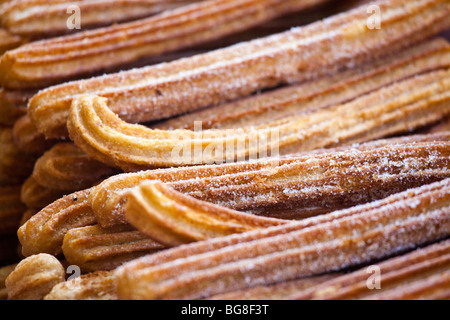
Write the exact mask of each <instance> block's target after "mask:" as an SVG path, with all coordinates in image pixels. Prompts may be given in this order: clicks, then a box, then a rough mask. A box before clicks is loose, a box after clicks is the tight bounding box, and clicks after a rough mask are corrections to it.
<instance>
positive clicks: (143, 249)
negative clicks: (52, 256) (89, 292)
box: [62, 225, 165, 272]
mask: <svg viewBox="0 0 450 320" xmlns="http://www.w3.org/2000/svg"><path fill="white" fill-rule="evenodd" d="M164 248H165V247H164V246H163V245H161V244H160V243H156V242H155V241H154V240H151V239H149V238H148V237H147V236H145V235H144V234H142V233H141V232H139V231H136V229H134V228H132V227H130V226H119V227H115V228H111V229H103V228H101V227H100V226H98V225H95V226H89V227H82V228H73V229H70V230H69V231H68V232H67V234H66V235H65V236H64V242H63V245H62V250H63V253H64V257H65V258H66V259H67V261H68V262H69V263H71V264H73V265H77V266H79V267H80V268H81V270H82V271H83V272H92V271H98V270H112V269H114V268H116V267H118V266H120V265H122V264H123V263H125V262H128V261H130V260H133V259H135V258H138V257H141V256H144V255H146V254H150V253H154V252H157V251H160V250H162V249H164Z"/></svg>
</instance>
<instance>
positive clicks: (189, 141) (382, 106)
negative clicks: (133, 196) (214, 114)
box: [67, 69, 450, 171]
mask: <svg viewBox="0 0 450 320" xmlns="http://www.w3.org/2000/svg"><path fill="white" fill-rule="evenodd" d="M449 76H450V69H444V70H437V71H432V72H428V73H425V74H423V75H420V76H417V77H414V78H410V79H405V80H403V81H399V82H396V83H393V84H391V85H389V86H386V87H383V88H381V89H379V90H376V91H375V92H373V93H370V94H367V95H364V96H362V97H359V98H357V99H356V100H354V101H351V102H348V103H344V104H340V105H335V106H332V107H329V108H325V109H319V110H314V111H311V112H310V113H308V117H305V116H303V115H297V116H292V117H290V118H288V119H284V120H280V121H274V122H270V123H267V124H264V125H261V126H258V127H256V128H243V129H230V130H220V129H218V130H205V131H200V132H198V131H191V130H183V129H180V130H174V131H165V130H157V129H150V128H147V127H145V126H142V125H134V124H129V123H126V122H124V121H123V120H121V119H120V118H119V117H118V116H117V115H116V114H115V113H114V112H112V111H111V110H110V109H109V108H108V105H107V100H106V99H104V98H100V97H96V96H82V97H79V98H77V99H76V100H74V102H73V105H72V108H71V113H70V117H69V120H68V123H67V126H68V129H69V132H70V136H71V138H72V140H74V142H75V143H76V144H77V145H78V146H79V147H80V148H81V149H83V150H84V151H85V152H86V153H88V154H90V155H91V156H92V157H93V158H95V159H98V160H99V161H102V162H104V163H106V164H109V165H113V164H115V165H117V166H119V167H121V168H122V169H124V170H125V171H136V170H140V169H152V168H157V167H174V166H188V165H193V164H214V163H223V162H237V161H243V160H249V159H258V158H264V157H270V156H272V157H274V156H277V155H285V154H290V153H296V152H304V151H310V150H314V149H318V148H326V147H333V146H340V145H343V144H348V143H355V142H366V141H370V140H374V139H379V138H382V137H385V136H390V135H393V134H398V133H401V132H405V131H410V130H413V129H415V128H418V127H422V126H425V125H427V124H429V123H433V122H435V121H436V120H438V119H441V118H442V117H444V116H446V115H448V114H450V109H449V108H447V107H446V106H447V104H448V101H449V99H450V97H449V96H448V94H447V91H448V90H449V89H450V81H449V80H448V79H449ZM380 96H381V97H382V99H380ZM406 115H407V117H408V121H405V116H406Z"/></svg>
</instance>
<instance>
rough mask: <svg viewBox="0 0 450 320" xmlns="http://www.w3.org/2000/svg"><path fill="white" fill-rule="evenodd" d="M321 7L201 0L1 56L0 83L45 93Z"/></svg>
mask: <svg viewBox="0 0 450 320" xmlns="http://www.w3.org/2000/svg"><path fill="white" fill-rule="evenodd" d="M323 2H325V0H211V1H200V2H199V3H195V4H192V5H189V6H184V7H181V8H178V9H175V10H171V11H168V12H166V13H163V14H160V15H157V16H154V17H150V18H146V19H142V20H138V21H134V22H129V23H123V24H117V25H114V26H110V27H105V28H101V29H97V30H92V31H86V32H81V33H76V34H74V35H70V36H64V37H59V38H55V39H49V40H44V41H40V42H35V43H31V44H28V45H24V46H22V47H20V48H18V49H17V50H12V51H9V52H8V53H7V54H6V55H5V56H3V58H2V60H1V63H0V71H1V72H2V75H1V76H0V83H1V84H2V86H3V87H5V88H16V89H18V88H21V89H23V88H44V87H46V86H48V85H51V84H57V83H61V82H63V80H67V79H74V78H80V77H81V76H86V75H87V74H92V73H95V72H96V73H99V72H100V71H102V70H105V69H106V70H107V69H111V68H118V67H119V66H122V65H126V64H129V63H132V62H135V61H137V60H139V59H142V58H146V57H151V56H158V55H163V54H164V53H167V52H173V51H179V50H182V49H185V48H188V47H192V46H194V45H198V44H201V43H205V42H208V41H212V40H216V39H220V38H222V37H224V36H227V35H230V34H233V33H237V32H239V31H243V30H246V29H248V28H250V27H252V26H256V25H258V24H262V23H264V22H266V21H268V20H271V19H274V18H276V17H279V16H282V15H284V14H287V13H291V12H295V11H299V10H302V9H304V8H309V7H311V6H313V5H316V4H320V3H323ZM443 9H445V8H444V7H443ZM212 28H214V32H213V31H212Z"/></svg>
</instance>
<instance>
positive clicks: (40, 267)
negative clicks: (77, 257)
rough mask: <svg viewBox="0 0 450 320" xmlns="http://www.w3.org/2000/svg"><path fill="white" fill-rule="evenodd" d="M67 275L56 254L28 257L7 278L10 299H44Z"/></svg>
mask: <svg viewBox="0 0 450 320" xmlns="http://www.w3.org/2000/svg"><path fill="white" fill-rule="evenodd" d="M65 276H66V272H65V269H64V267H63V265H62V264H61V262H59V260H58V259H56V258H55V257H54V256H52V255H49V254H38V255H34V256H31V257H28V258H26V259H24V260H22V261H21V262H20V263H19V264H18V265H17V267H16V268H15V269H14V271H13V272H12V273H11V274H10V275H9V276H8V278H6V289H7V290H8V300H42V299H43V298H44V297H45V295H47V294H48V293H49V292H50V291H51V289H52V288H53V287H54V286H55V285H56V284H58V283H60V282H63V281H64V280H65Z"/></svg>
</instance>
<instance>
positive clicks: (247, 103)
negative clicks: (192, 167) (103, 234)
mask: <svg viewBox="0 0 450 320" xmlns="http://www.w3.org/2000/svg"><path fill="white" fill-rule="evenodd" d="M449 66H450V45H449V43H448V42H447V40H445V39H443V38H438V39H433V40H430V41H426V42H425V43H423V44H420V45H417V46H413V47H411V48H408V49H406V50H403V51H401V52H399V53H396V54H394V55H393V56H388V57H385V58H383V59H379V60H374V61H373V62H370V63H367V64H365V65H363V66H361V67H357V68H353V69H349V70H346V71H342V72H338V73H337V74H336V75H332V76H328V77H325V78H320V79H317V80H313V81H309V82H307V83H303V84H299V85H293V86H288V87H285V88H281V89H277V90H271V91H269V92H266V93H261V94H258V95H255V96H251V97H248V98H244V99H241V100H238V101H237V102H231V103H225V104H221V105H218V106H214V107H211V108H207V109H205V110H200V111H196V112H191V113H189V114H187V115H182V116H179V117H175V118H173V119H170V120H167V121H163V122H160V123H156V124H153V125H152V128H156V129H166V130H167V129H180V128H182V129H190V130H194V129H196V126H197V127H201V128H202V129H203V130H205V129H230V128H242V127H249V126H258V125H262V124H265V123H270V122H272V121H274V120H279V119H283V118H287V117H291V116H293V115H298V114H307V113H308V112H311V111H316V110H319V109H321V108H327V107H331V106H335V105H339V104H342V103H345V102H348V101H351V100H354V99H355V98H358V97H360V96H362V95H364V94H368V93H370V92H373V91H375V90H379V89H381V88H383V87H387V86H389V85H391V84H392V83H395V82H398V81H401V80H404V79H407V78H409V77H411V76H415V75H419V74H422V73H426V72H429V71H432V70H437V69H442V68H446V67H449Z"/></svg>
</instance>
